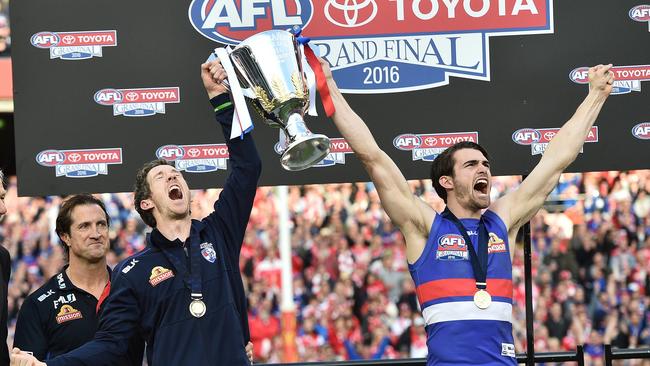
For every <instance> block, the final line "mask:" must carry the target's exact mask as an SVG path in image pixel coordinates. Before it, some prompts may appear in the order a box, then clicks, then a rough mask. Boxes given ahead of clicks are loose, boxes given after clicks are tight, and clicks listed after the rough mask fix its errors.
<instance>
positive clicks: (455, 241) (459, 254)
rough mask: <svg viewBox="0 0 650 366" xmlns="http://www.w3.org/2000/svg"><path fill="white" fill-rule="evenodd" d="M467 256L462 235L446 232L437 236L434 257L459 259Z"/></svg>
mask: <svg viewBox="0 0 650 366" xmlns="http://www.w3.org/2000/svg"><path fill="white" fill-rule="evenodd" d="M468 258H469V252H468V251H467V245H466V244H465V239H464V238H463V236H462V235H458V234H446V235H443V236H441V237H439V238H438V250H437V251H436V259H440V260H443V261H461V260H467V259H468Z"/></svg>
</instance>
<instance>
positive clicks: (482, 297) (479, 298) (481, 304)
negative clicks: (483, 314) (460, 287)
mask: <svg viewBox="0 0 650 366" xmlns="http://www.w3.org/2000/svg"><path fill="white" fill-rule="evenodd" d="M491 303H492V296H490V293H489V292H487V291H485V290H478V291H476V292H475V293H474V305H476V307H477V308H479V309H487V308H488V307H490V304H491Z"/></svg>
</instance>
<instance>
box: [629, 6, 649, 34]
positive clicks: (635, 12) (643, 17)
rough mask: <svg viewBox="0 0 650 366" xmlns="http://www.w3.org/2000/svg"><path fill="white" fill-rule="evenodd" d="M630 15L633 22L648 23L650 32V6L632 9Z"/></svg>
mask: <svg viewBox="0 0 650 366" xmlns="http://www.w3.org/2000/svg"><path fill="white" fill-rule="evenodd" d="M629 15H630V19H632V20H636V21H637V22H646V23H648V31H649V32H650V5H648V4H644V5H637V6H635V7H633V8H632V9H630V12H629Z"/></svg>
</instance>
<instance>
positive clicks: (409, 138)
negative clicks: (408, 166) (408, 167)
mask: <svg viewBox="0 0 650 366" xmlns="http://www.w3.org/2000/svg"><path fill="white" fill-rule="evenodd" d="M461 141H472V142H476V143H478V132H454V133H428V134H421V135H414V134H410V133H406V134H402V135H399V136H397V137H395V138H394V139H393V146H395V148H396V149H399V150H404V151H409V150H410V151H411V153H412V155H413V161H416V160H422V161H433V160H434V159H435V158H437V157H438V155H440V154H441V153H442V152H443V151H445V150H447V148H448V147H450V146H452V145H453V144H455V143H457V142H461Z"/></svg>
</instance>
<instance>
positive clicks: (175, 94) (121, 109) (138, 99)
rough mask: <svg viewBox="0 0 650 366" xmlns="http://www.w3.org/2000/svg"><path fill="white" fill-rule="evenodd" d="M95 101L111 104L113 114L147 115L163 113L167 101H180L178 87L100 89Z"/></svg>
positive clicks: (128, 115) (127, 115)
mask: <svg viewBox="0 0 650 366" xmlns="http://www.w3.org/2000/svg"><path fill="white" fill-rule="evenodd" d="M93 98H94V99H95V102H96V103H97V104H100V105H105V106H113V115H114V116H120V115H122V116H126V117H147V116H153V115H154V114H157V113H162V114H164V113H165V105H166V104H167V103H180V101H181V96H180V90H179V88H178V87H160V88H139V89H111V88H107V89H102V90H99V91H97V92H96V93H95V96H94V97H93Z"/></svg>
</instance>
